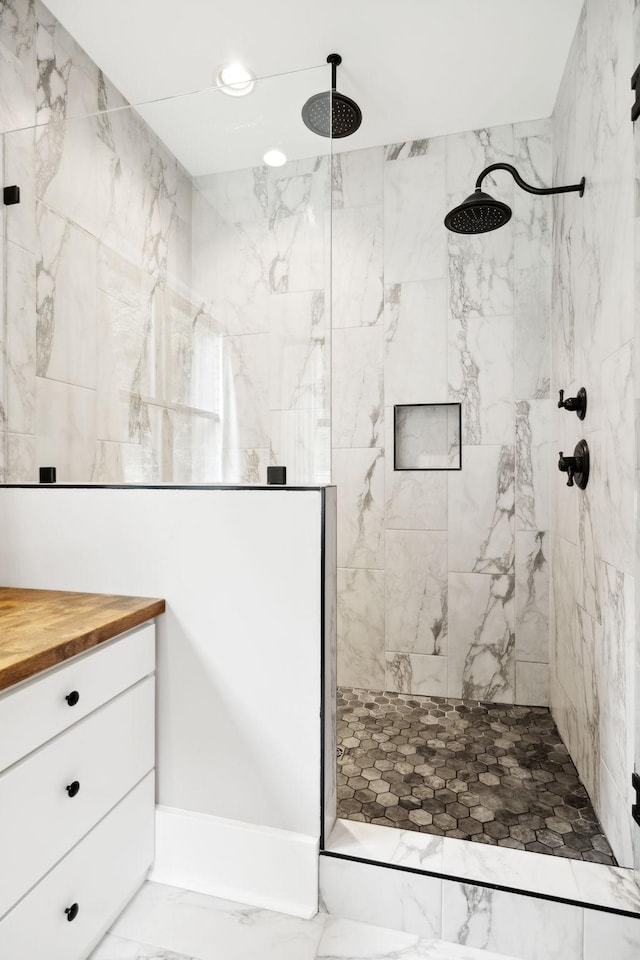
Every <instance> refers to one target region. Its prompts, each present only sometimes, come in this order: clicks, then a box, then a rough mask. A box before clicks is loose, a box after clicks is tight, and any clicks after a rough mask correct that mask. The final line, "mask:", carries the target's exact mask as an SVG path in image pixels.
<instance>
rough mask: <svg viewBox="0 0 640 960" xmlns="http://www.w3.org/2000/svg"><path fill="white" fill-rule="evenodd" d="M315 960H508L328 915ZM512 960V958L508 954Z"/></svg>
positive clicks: (504, 957)
mask: <svg viewBox="0 0 640 960" xmlns="http://www.w3.org/2000/svg"><path fill="white" fill-rule="evenodd" d="M316 960H510V958H509V957H507V956H505V954H500V955H498V954H496V953H489V952H487V951H485V950H476V949H474V948H472V947H467V946H461V945H459V944H456V943H445V942H444V941H443V940H432V939H425V938H422V937H418V936H416V935H415V934H411V933H401V932H399V931H397V930H387V929H385V928H383V927H376V926H371V925H370V924H366V923H358V922H356V921H354V920H343V919H342V918H338V917H329V918H328V919H327V922H326V925H325V928H324V932H323V934H322V938H321V940H320V948H319V950H318V953H317V956H316ZM511 960H513V958H511Z"/></svg>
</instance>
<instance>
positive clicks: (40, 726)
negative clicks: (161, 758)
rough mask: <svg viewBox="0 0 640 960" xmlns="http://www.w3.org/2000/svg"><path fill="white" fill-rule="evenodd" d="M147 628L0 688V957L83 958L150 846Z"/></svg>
mask: <svg viewBox="0 0 640 960" xmlns="http://www.w3.org/2000/svg"><path fill="white" fill-rule="evenodd" d="M154 670H155V626H154V624H153V622H151V623H147V624H145V625H144V626H141V627H138V628H137V629H135V630H131V631H129V632H128V633H126V634H122V635H120V636H118V637H115V638H114V639H113V640H110V641H108V642H105V643H103V644H100V645H99V646H97V647H94V648H93V649H92V650H91V651H89V652H87V653H83V654H81V655H79V656H76V657H74V658H73V659H71V660H68V661H67V662H65V663H62V664H61V665H60V666H57V667H54V668H52V669H49V670H47V671H45V672H44V673H41V674H39V675H38V676H37V677H35V678H33V679H30V680H25V681H23V682H22V683H20V684H17V685H15V686H13V687H10V688H9V689H7V690H6V691H4V692H3V693H2V694H0V918H1V919H0V957H7V958H9V957H10V958H11V960H40V958H42V960H44V958H46V960H84V958H85V957H86V956H88V954H89V953H90V952H91V950H92V949H93V947H94V946H95V945H96V943H97V942H98V941H99V940H100V938H101V937H102V936H103V935H104V933H105V932H106V930H107V929H108V928H109V927H110V926H111V924H112V923H113V921H114V919H115V918H116V916H117V915H118V913H119V912H120V911H121V910H122V908H123V907H124V906H125V905H126V903H127V902H128V901H129V900H130V898H131V897H132V895H133V894H134V892H135V891H136V889H137V888H138V887H139V886H140V885H141V884H142V882H143V881H144V878H145V876H146V874H147V871H148V869H149V866H150V865H151V862H152V860H153V854H154V794H155V790H154V757H155V742H154V729H155V709H154V701H155V674H154Z"/></svg>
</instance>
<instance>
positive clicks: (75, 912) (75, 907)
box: [64, 903, 80, 923]
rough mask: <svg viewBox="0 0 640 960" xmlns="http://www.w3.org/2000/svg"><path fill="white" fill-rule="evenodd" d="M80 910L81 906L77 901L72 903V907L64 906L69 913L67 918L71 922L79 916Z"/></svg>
mask: <svg viewBox="0 0 640 960" xmlns="http://www.w3.org/2000/svg"><path fill="white" fill-rule="evenodd" d="M79 910H80V907H79V906H78V904H77V903H72V904H71V906H70V907H65V908H64V912H65V913H66V915H67V920H68V921H69V923H71V921H72V920H75V918H76V917H77V916H78V911H79Z"/></svg>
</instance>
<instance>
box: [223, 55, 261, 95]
mask: <svg viewBox="0 0 640 960" xmlns="http://www.w3.org/2000/svg"><path fill="white" fill-rule="evenodd" d="M216 83H217V84H218V86H219V87H220V90H221V91H222V93H228V94H229V96H230V97H244V96H246V95H247V94H248V93H251V91H252V90H253V88H254V85H255V77H254V75H253V74H252V73H251V71H250V70H247V68H246V67H243V66H242V64H241V63H228V64H227V65H226V66H224V67H220V69H219V70H218V73H217V75H216Z"/></svg>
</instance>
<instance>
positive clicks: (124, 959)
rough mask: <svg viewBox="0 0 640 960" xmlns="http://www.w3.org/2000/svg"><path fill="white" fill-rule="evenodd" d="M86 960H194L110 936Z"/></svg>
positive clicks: (159, 948) (171, 951)
mask: <svg viewBox="0 0 640 960" xmlns="http://www.w3.org/2000/svg"><path fill="white" fill-rule="evenodd" d="M88 960H195V958H194V957H187V956H186V955H185V954H184V953H175V952H174V951H173V950H165V948H164V947H153V946H151V945H149V944H147V943H136V941H135V940H125V939H124V938H123V937H114V936H112V935H111V934H107V936H106V937H105V938H104V939H103V940H102V941H101V942H100V943H99V944H98V946H97V947H96V949H95V950H94V951H93V953H92V954H91V955H90V956H89V957H88Z"/></svg>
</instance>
